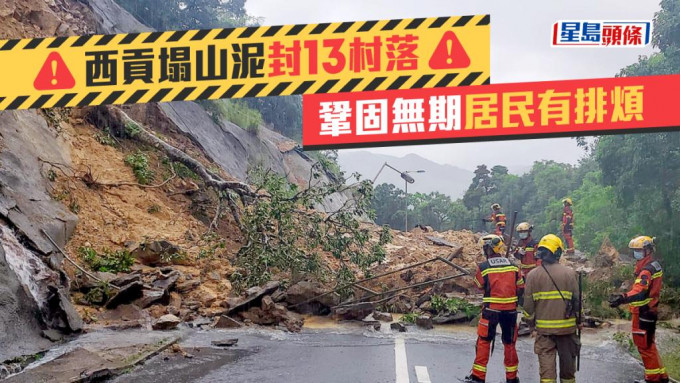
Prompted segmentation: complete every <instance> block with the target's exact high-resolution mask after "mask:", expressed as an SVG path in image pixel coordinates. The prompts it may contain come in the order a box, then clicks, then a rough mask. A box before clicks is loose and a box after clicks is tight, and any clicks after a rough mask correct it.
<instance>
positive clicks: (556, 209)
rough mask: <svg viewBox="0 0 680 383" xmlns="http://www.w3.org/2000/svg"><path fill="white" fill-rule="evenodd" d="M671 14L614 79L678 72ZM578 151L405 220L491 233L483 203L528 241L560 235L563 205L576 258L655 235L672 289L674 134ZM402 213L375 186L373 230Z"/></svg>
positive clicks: (679, 46)
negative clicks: (649, 47) (573, 159)
mask: <svg viewBox="0 0 680 383" xmlns="http://www.w3.org/2000/svg"><path fill="white" fill-rule="evenodd" d="M678 10H680V0H662V1H661V11H660V12H658V13H657V14H656V15H655V18H654V36H653V44H654V46H656V47H657V48H658V49H659V50H660V51H659V52H657V53H654V54H652V55H651V56H640V58H639V60H638V62H637V63H635V64H632V65H629V66H627V67H625V68H623V69H622V70H621V71H620V73H619V74H618V75H619V76H646V75H655V74H670V73H679V72H680V33H678V31H680V18H678V17H677V15H678ZM536 142H537V143H538V142H539V141H536ZM578 143H579V145H580V146H582V147H583V148H584V150H585V153H586V156H585V158H583V159H582V160H581V161H580V162H579V163H578V164H577V165H576V166H573V165H568V164H561V163H556V162H553V161H540V162H535V163H534V164H533V167H532V168H531V170H530V171H529V172H528V173H526V174H523V175H521V176H517V175H512V174H508V170H507V168H505V167H503V166H493V167H491V168H489V167H487V166H486V165H479V166H478V167H477V169H476V170H475V176H474V179H473V180H472V183H471V185H470V187H469V188H468V190H467V192H466V193H465V195H464V197H463V198H462V199H460V200H457V201H451V200H450V199H449V198H448V197H446V196H442V195H439V194H437V193H432V194H429V195H423V194H419V193H416V194H413V195H409V197H408V204H409V205H412V206H413V207H414V210H413V212H409V221H410V222H414V223H420V224H423V225H430V226H432V227H434V228H435V229H437V230H446V229H471V230H475V231H481V230H487V231H491V230H492V225H491V224H484V223H482V222H481V218H482V217H485V216H488V215H490V213H491V210H490V206H491V204H492V203H495V202H497V203H500V204H501V205H502V206H503V210H504V212H505V213H506V214H507V216H508V217H510V216H511V213H512V211H514V210H517V211H518V212H519V214H518V220H519V221H529V222H531V223H532V224H533V225H534V228H535V229H534V236H535V237H540V236H542V235H544V234H547V233H557V234H561V230H560V224H561V212H562V204H561V200H562V198H564V197H571V198H572V199H573V201H574V206H573V210H574V214H575V219H574V238H575V242H576V247H577V248H578V249H580V250H582V251H585V252H587V253H590V254H594V253H596V252H597V251H598V249H599V248H600V246H601V244H602V241H603V240H604V239H605V238H609V240H610V241H611V243H612V244H613V245H614V246H615V247H617V248H618V249H619V250H620V251H625V252H627V251H628V250H627V244H628V241H629V240H630V239H631V238H633V237H634V236H637V235H643V234H644V235H650V236H655V237H657V239H658V246H657V249H658V255H659V257H660V258H661V260H662V261H663V264H664V268H665V272H664V283H665V284H668V285H672V286H680V235H678V232H676V228H677V229H678V230H680V225H678V222H680V151H679V150H678V148H679V147H680V133H678V132H662V133H646V134H623V135H611V136H603V137H598V138H595V139H593V140H592V141H590V142H588V141H586V140H585V139H583V138H580V139H578ZM555 149H556V150H559V148H555ZM405 206H406V204H405V203H404V199H403V192H402V191H401V190H399V189H396V188H395V187H393V186H390V185H379V186H377V187H376V189H375V193H374V198H373V207H374V208H375V210H376V217H377V222H378V223H380V224H389V225H390V226H392V227H396V228H401V227H402V225H403V222H404V219H403V218H404V217H403V215H404V207H405ZM412 216H413V218H411V217H412ZM593 290H596V288H595V287H593ZM598 307H599V306H598ZM605 309H606V308H605ZM598 310H599V308H598ZM605 311H606V310H605Z"/></svg>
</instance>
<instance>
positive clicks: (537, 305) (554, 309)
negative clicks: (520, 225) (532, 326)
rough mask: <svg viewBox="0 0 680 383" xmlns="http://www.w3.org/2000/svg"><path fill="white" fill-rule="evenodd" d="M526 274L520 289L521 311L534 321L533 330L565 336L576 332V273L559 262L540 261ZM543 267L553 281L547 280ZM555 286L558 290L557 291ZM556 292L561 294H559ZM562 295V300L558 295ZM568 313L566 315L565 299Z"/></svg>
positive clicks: (542, 333) (577, 308)
mask: <svg viewBox="0 0 680 383" xmlns="http://www.w3.org/2000/svg"><path fill="white" fill-rule="evenodd" d="M543 265H545V268H544V267H543V266H541V267H537V268H536V269H535V270H534V271H532V272H531V273H529V275H527V281H526V289H525V291H524V312H525V315H526V316H527V319H529V320H535V323H536V331H537V332H538V333H539V334H541V335H567V334H573V333H575V332H576V314H577V313H578V310H580V308H579V307H578V304H579V302H578V280H577V278H576V272H575V271H574V270H572V269H571V268H569V267H567V266H564V265H560V264H559V263H552V264H549V263H543ZM546 269H547V270H548V272H549V273H550V275H551V276H552V278H553V279H554V280H555V283H556V284H557V287H555V284H554V283H553V282H552V281H551V280H550V277H549V276H548V273H547V272H546ZM558 288H559V290H558ZM560 292H561V293H562V295H560ZM562 297H564V299H563V298H562ZM565 300H567V301H570V302H571V305H572V310H571V311H572V312H571V313H570V316H569V317H566V314H567V302H565Z"/></svg>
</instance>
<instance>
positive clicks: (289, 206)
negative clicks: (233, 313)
mask: <svg viewBox="0 0 680 383" xmlns="http://www.w3.org/2000/svg"><path fill="white" fill-rule="evenodd" d="M321 172H322V170H321V166H320V164H319V163H316V164H315V165H314V166H312V169H311V172H310V177H309V182H308V184H307V185H306V187H304V188H301V187H298V186H297V185H293V184H291V183H289V182H288V181H287V180H286V179H285V178H284V177H282V176H280V175H277V174H272V172H271V171H264V170H263V169H255V170H254V171H253V172H251V182H252V183H253V184H254V185H255V186H256V187H257V188H258V189H264V190H266V191H267V197H266V198H259V199H258V200H257V201H255V202H254V203H253V204H251V205H249V206H247V207H246V208H245V211H244V214H243V223H244V225H243V226H244V230H243V234H244V236H245V241H246V243H245V245H244V246H243V247H242V248H241V249H240V251H239V252H238V260H237V265H239V266H241V271H240V272H239V273H236V274H234V275H233V276H232V281H233V282H235V283H236V285H237V287H246V286H253V285H258V284H261V283H263V282H266V281H267V280H269V278H270V277H271V276H272V275H273V274H274V273H276V272H285V273H288V274H289V277H290V279H291V280H292V281H296V280H299V279H301V278H302V277H303V275H309V274H310V273H311V274H314V275H316V276H317V277H319V278H321V279H326V278H328V277H331V278H332V279H333V280H334V282H335V283H337V284H339V285H344V284H346V283H348V282H353V281H354V280H355V275H356V273H355V270H357V269H358V270H361V271H362V272H363V273H365V274H366V273H368V269H369V267H370V266H372V265H373V264H375V263H379V262H381V261H383V260H384V259H385V250H384V248H383V246H384V245H385V244H386V243H388V242H389V241H390V239H391V237H390V232H389V230H387V229H386V228H383V231H382V232H381V233H380V235H379V236H378V237H379V238H378V239H377V241H371V233H370V230H369V229H368V227H366V226H364V227H362V225H361V224H360V221H359V220H358V219H357V217H370V216H372V212H371V211H370V209H369V201H370V198H371V194H372V191H373V189H372V186H371V184H370V182H368V181H364V182H357V183H355V184H353V185H349V186H347V185H345V182H344V180H342V181H340V182H333V181H331V182H326V183H320V182H316V183H315V182H314V180H315V179H318V178H319V177H320V176H321ZM336 193H351V197H350V198H348V199H347V200H346V202H345V203H344V204H343V205H342V206H341V207H340V208H338V209H337V210H335V211H332V212H328V213H320V212H318V211H316V210H314V206H317V205H318V204H320V203H321V202H322V201H323V200H324V199H325V198H328V197H330V196H332V195H335V194H336ZM322 252H323V253H326V254H330V255H332V257H333V259H335V260H336V261H337V267H335V268H333V267H330V265H328V264H325V262H324V261H323V258H322V256H321V253H322Z"/></svg>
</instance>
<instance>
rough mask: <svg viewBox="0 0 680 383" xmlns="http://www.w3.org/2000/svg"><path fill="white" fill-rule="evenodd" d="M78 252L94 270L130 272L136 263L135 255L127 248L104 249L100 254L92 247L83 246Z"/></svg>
mask: <svg viewBox="0 0 680 383" xmlns="http://www.w3.org/2000/svg"><path fill="white" fill-rule="evenodd" d="M78 253H79V254H80V257H81V258H82V260H83V261H84V262H85V263H86V264H87V265H88V266H89V267H90V269H92V270H94V271H108V272H112V273H118V272H129V271H130V267H131V266H132V265H133V264H134V263H135V259H134V257H133V256H132V255H131V254H130V252H129V251H127V250H116V251H111V250H109V249H104V251H103V253H102V254H98V253H97V251H96V250H94V249H93V248H91V247H81V248H79V249H78Z"/></svg>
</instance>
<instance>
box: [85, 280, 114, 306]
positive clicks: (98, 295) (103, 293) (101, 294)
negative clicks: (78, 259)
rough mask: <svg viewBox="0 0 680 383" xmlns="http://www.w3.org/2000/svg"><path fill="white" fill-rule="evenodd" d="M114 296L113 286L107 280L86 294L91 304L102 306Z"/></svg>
mask: <svg viewBox="0 0 680 383" xmlns="http://www.w3.org/2000/svg"><path fill="white" fill-rule="evenodd" d="M112 296H113V289H112V288H111V286H110V285H109V284H108V283H106V282H101V283H99V284H97V286H95V287H93V288H91V289H90V290H89V291H88V292H87V294H85V301H87V302H88V303H90V304H91V305H96V306H102V305H104V304H105V303H106V302H108V300H109V298H111V297H112Z"/></svg>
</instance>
